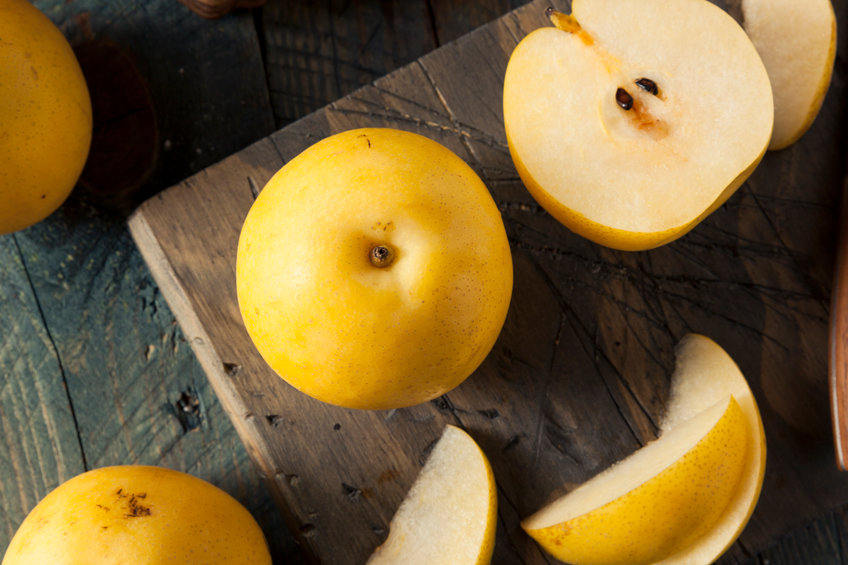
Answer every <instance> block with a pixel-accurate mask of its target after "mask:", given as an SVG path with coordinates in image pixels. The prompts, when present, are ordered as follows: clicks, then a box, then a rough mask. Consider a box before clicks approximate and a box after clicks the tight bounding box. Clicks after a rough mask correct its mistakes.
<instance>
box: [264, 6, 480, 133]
mask: <svg viewBox="0 0 848 565" xmlns="http://www.w3.org/2000/svg"><path fill="white" fill-rule="evenodd" d="M262 21H263V40H264V44H265V53H266V62H265V66H266V69H267V72H268V88H269V90H270V97H271V102H272V105H273V109H274V116H275V119H276V123H277V125H278V127H283V126H285V125H287V124H289V123H291V122H293V121H295V120H296V119H298V118H301V117H303V116H305V115H307V114H309V113H311V112H314V111H316V110H318V109H320V108H322V107H324V106H326V105H327V104H329V103H330V102H332V101H334V100H337V99H338V98H340V97H342V96H344V95H346V94H349V93H351V92H352V91H354V90H356V89H357V88H359V87H361V86H364V85H366V84H369V83H370V82H372V81H374V80H376V79H378V78H380V77H382V76H383V75H385V74H387V73H388V72H390V71H393V70H394V69H396V68H398V67H400V66H402V65H404V64H406V63H409V62H411V61H413V60H415V59H416V58H418V57H420V56H421V55H424V54H425V53H427V52H429V51H432V50H433V49H434V48H435V47H437V46H438V44H437V43H436V38H435V36H434V30H433V27H432V24H431V21H430V16H429V14H428V9H427V3H426V2H404V1H402V0H401V1H398V0H395V1H392V2H338V1H336V2H326V3H320V4H316V3H311V4H304V3H298V2H270V3H268V4H267V5H266V6H264V7H263V9H262ZM470 29H473V28H470V27H469V28H466V30H470Z"/></svg>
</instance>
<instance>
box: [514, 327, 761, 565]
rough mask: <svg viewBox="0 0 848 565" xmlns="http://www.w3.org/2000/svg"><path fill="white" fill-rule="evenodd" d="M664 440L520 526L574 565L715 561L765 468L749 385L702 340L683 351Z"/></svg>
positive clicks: (685, 343) (689, 340)
mask: <svg viewBox="0 0 848 565" xmlns="http://www.w3.org/2000/svg"><path fill="white" fill-rule="evenodd" d="M677 355H678V356H677V368H676V370H675V374H674V376H673V378H672V382H673V384H672V393H671V400H670V404H669V410H668V415H667V416H666V417H665V419H664V420H663V426H664V427H663V432H662V433H661V435H660V437H659V438H658V439H657V440H655V441H653V442H651V443H649V444H647V445H646V446H645V447H643V448H642V449H640V450H638V451H636V452H634V453H633V454H632V455H631V456H630V457H628V458H626V459H624V460H622V461H620V462H619V463H617V464H615V465H613V466H612V467H610V468H609V469H607V470H606V471H604V472H602V473H601V474H599V475H597V476H595V477H594V478H592V479H590V480H589V481H588V482H586V483H585V484H583V485H581V486H580V487H578V488H577V489H575V490H573V491H572V492H570V493H568V494H566V495H564V496H562V497H560V498H558V499H556V500H555V501H554V502H552V503H551V504H549V505H547V506H546V507H544V508H542V509H541V510H539V511H538V512H537V513H535V514H533V515H532V516H530V517H529V518H527V519H526V520H524V521H523V522H522V527H523V528H524V530H525V531H527V533H528V534H529V535H530V536H531V537H533V538H534V539H535V540H536V541H537V542H539V544H540V545H541V546H542V547H543V548H544V549H545V550H546V551H548V552H549V553H550V554H551V555H553V556H554V557H556V558H557V559H559V560H561V561H565V562H568V563H573V564H575V565H618V564H621V565H625V564H627V565H638V564H648V563H662V564H665V565H671V564H683V563H690V564H691V563H697V564H701V563H703V564H706V563H711V562H712V561H714V560H715V559H717V558H718V556H720V555H721V554H722V553H723V552H724V551H726V549H727V548H728V547H729V546H730V544H732V543H733V541H734V540H735V539H736V538H737V537H738V536H739V534H740V533H741V531H742V529H743V528H744V526H745V524H746V523H747V521H748V519H749V518H750V515H751V512H752V511H753V508H754V505H755V504H756V501H757V499H758V497H759V492H760V488H761V485H762V479H763V472H764V469H765V438H764V435H763V432H762V423H761V421H760V416H759V412H758V410H757V408H756V403H755V402H754V399H753V395H751V392H750V389H749V388H748V385H747V382H746V381H745V378H744V377H743V376H742V374H741V372H740V371H739V369H738V367H737V366H736V365H735V363H733V361H732V359H730V357H729V356H728V355H727V354H726V353H725V352H724V350H722V349H721V348H720V347H719V346H718V345H716V344H715V343H714V342H713V341H711V340H709V339H708V338H705V337H703V336H696V335H691V336H687V337H686V338H684V340H682V341H681V344H680V345H679V347H678V354H677Z"/></svg>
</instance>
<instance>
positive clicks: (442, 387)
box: [236, 128, 512, 409]
mask: <svg viewBox="0 0 848 565" xmlns="http://www.w3.org/2000/svg"><path fill="white" fill-rule="evenodd" d="M236 282H237V291H238V302H239V307H240V309H241V313H242V317H243V319H244V323H245V326H246V328H247V331H248V334H249V335H250V337H251V339H252V340H253V343H254V344H255V345H256V348H257V349H258V351H259V353H260V354H261V355H262V356H263V357H264V359H265V360H266V361H267V362H268V364H269V365H270V366H271V367H272V368H273V369H274V370H275V371H276V372H277V373H278V374H279V375H280V376H281V377H282V378H283V379H285V380H286V381H287V382H288V383H290V384H291V385H293V386H294V387H295V388H297V389H299V390H301V391H303V392H304V393H306V394H309V395H311V396H313V397H315V398H317V399H319V400H322V401H324V402H328V403H331V404H336V405H339V406H345V407H348V408H361V409H390V408H399V407H403V406H410V405H413V404H418V403H421V402H425V401H427V400H430V399H432V398H435V397H438V396H440V395H442V394H444V393H446V392H448V391H449V390H451V389H453V388H454V387H456V386H457V385H459V384H460V383H461V382H462V381H463V380H465V379H466V378H467V377H468V376H469V375H470V374H471V373H472V372H473V371H474V370H475V369H476V368H477V367H478V366H479V365H480V363H481V362H482V361H483V359H484V358H485V357H486V355H487V354H488V353H489V351H490V350H491V348H492V346H493V345H494V343H495V340H496V339H497V337H498V334H499V333H500V330H501V327H502V326H503V323H504V320H505V318H506V313H507V309H508V307H509V302H510V297H511V293H512V256H511V253H510V249H509V242H508V241H507V237H506V230H505V229H504V224H503V220H502V218H501V215H500V211H499V210H498V207H497V206H496V205H495V202H494V200H493V199H492V196H491V195H490V194H489V191H488V189H487V188H486V186H485V185H484V184H483V182H482V181H481V180H480V177H479V176H477V174H476V173H475V172H474V171H473V170H472V169H471V168H470V167H469V166H468V165H467V164H466V163H465V162H464V161H463V160H462V159H460V158H459V156H457V155H456V154H455V153H453V152H452V151H450V150H449V149H448V148H446V147H444V146H443V145H441V144H439V143H437V142H436V141H433V140H431V139H429V138H427V137H424V136H421V135H418V134H414V133H410V132H404V131H399V130H394V129H390V128H366V129H356V130H349V131H346V132H342V133H339V134H336V135H333V136H330V137H328V138H326V139H324V140H322V141H319V142H318V143H316V144H315V145H313V146H311V147H310V148H308V149H306V150H305V151H304V152H303V153H301V154H300V155H298V156H297V157H295V158H294V159H292V160H291V161H289V162H288V163H287V164H286V165H285V166H283V168H282V169H280V171H279V172H278V173H277V174H275V175H274V176H273V178H271V180H270V181H269V182H268V184H267V185H266V186H265V188H264V189H263V190H262V192H261V193H260V194H259V197H258V198H257V199H256V202H255V203H254V204H253V206H252V207H251V209H250V211H249V213H248V215H247V218H246V219H245V221H244V225H243V226H242V229H241V235H240V237H239V245H238V259H237V265H236Z"/></svg>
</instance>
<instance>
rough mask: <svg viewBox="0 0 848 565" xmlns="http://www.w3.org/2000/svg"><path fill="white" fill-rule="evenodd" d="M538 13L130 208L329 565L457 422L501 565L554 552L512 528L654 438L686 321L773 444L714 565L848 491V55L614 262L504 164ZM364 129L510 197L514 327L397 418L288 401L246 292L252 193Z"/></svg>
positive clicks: (755, 547) (385, 515)
mask: <svg viewBox="0 0 848 565" xmlns="http://www.w3.org/2000/svg"><path fill="white" fill-rule="evenodd" d="M546 4H547V3H543V2H534V3H532V4H531V5H529V6H528V7H526V8H522V9H519V10H518V11H516V12H514V13H511V14H510V15H508V16H507V17H505V18H503V19H501V20H498V21H496V22H494V23H493V24H491V25H488V26H486V27H484V28H482V29H480V30H478V31H475V32H474V33H473V34H470V35H468V36H466V37H463V38H461V39H459V40H457V41H456V42H454V43H451V44H449V45H446V46H445V47H443V48H442V49H440V50H438V51H436V52H434V53H432V54H429V55H427V56H425V57H422V58H421V59H420V60H419V61H418V62H416V63H413V64H411V65H409V66H408V67H405V68H403V69H401V70H399V71H397V72H394V73H392V74H390V75H388V76H387V77H385V78H384V79H380V80H378V81H376V82H375V84H374V85H373V86H369V87H365V88H363V89H361V90H358V91H356V92H354V93H353V94H351V95H349V96H347V97H345V98H343V99H341V100H339V101H338V102H335V103H333V104H331V105H330V106H328V107H326V108H323V109H321V110H319V111H317V112H316V113H315V114H313V115H311V116H310V117H308V118H306V119H304V120H301V121H298V122H295V123H293V124H292V125H290V126H288V127H286V128H284V129H283V130H281V131H279V132H277V133H275V134H273V135H272V136H270V137H269V138H268V139H267V140H263V141H261V142H259V143H257V144H255V145H254V146H252V147H250V148H248V149H246V150H244V151H242V152H240V153H238V154H236V155H234V156H233V157H231V158H229V159H227V160H225V161H224V162H222V163H220V164H219V165H216V166H214V167H210V168H209V169H207V170H205V171H204V172H202V173H200V174H199V175H196V176H194V177H192V178H190V179H188V180H187V181H185V182H183V183H180V184H179V185H177V186H175V187H173V188H171V189H169V190H167V191H165V192H164V193H162V194H160V195H159V196H157V197H156V198H154V199H152V200H150V201H148V202H146V203H145V204H144V205H143V206H142V207H141V208H140V209H139V210H138V212H137V213H136V214H135V215H134V216H133V217H132V218H131V220H130V224H129V225H130V230H131V232H132V233H133V236H134V238H135V239H136V242H137V243H138V245H139V248H140V249H141V251H142V253H143V255H144V256H145V258H146V259H147V260H148V264H149V265H150V268H151V271H152V272H153V274H154V276H155V277H156V280H157V282H158V283H159V285H160V287H161V288H162V291H163V294H165V296H166V298H167V299H168V301H169V304H171V307H172V308H173V310H174V312H175V314H176V316H177V318H178V319H179V320H180V323H181V324H182V325H183V327H184V329H185V331H186V333H187V335H188V336H189V341H190V342H191V343H192V345H193V347H194V348H195V351H196V353H197V355H198V358H199V359H200V362H201V364H202V365H203V367H204V369H205V370H206V373H207V376H208V377H209V378H210V381H211V382H212V383H213V386H214V387H215V389H216V391H217V392H218V394H219V397H220V398H221V402H222V404H223V405H224V407H225V409H226V410H227V412H228V414H229V415H230V417H231V418H232V419H233V421H234V423H235V425H236V427H237V428H238V429H239V430H240V433H241V434H242V438H243V439H244V441H245V442H246V443H247V445H248V450H249V452H250V453H251V455H252V457H254V458H255V460H256V461H257V464H258V466H259V467H260V468H261V469H263V472H264V473H265V474H266V476H267V477H268V479H269V483H270V485H271V487H272V489H273V490H274V492H275V496H276V497H277V499H278V500H279V501H280V502H281V505H282V507H283V508H284V511H285V512H286V514H287V521H288V524H289V526H290V527H291V528H292V529H293V531H295V532H296V533H297V535H298V536H299V537H300V539H301V541H302V543H303V545H304V547H305V548H306V551H307V552H308V553H309V554H310V556H311V557H312V558H313V559H314V560H316V561H318V562H323V563H334V564H337V563H338V564H344V563H361V562H363V561H364V559H365V557H366V556H367V555H368V553H370V551H371V550H372V549H373V548H374V547H375V546H376V545H377V544H378V543H379V542H380V541H381V539H382V538H383V537H384V535H385V532H386V527H387V523H388V519H389V518H390V517H391V514H392V513H393V512H394V509H395V508H396V506H397V504H398V503H399V501H400V500H401V499H402V497H403V495H404V494H405V492H406V489H407V488H408V486H409V485H410V484H411V482H412V481H413V480H414V477H415V474H416V473H417V470H418V469H419V468H420V465H421V462H422V460H423V456H424V454H425V453H426V449H427V446H428V445H429V444H430V443H431V442H432V441H434V440H435V439H436V438H437V437H438V435H439V433H440V432H441V429H442V426H443V425H444V423H446V422H452V423H457V424H459V425H462V426H463V427H465V428H466V429H469V430H470V431H471V433H472V435H474V437H475V438H476V439H477V440H478V441H479V442H480V443H481V445H482V446H483V447H484V449H485V451H486V453H487V454H488V455H489V457H490V459H491V460H492V464H493V467H494V469H495V473H496V477H497V479H498V484H499V492H500V503H501V505H500V508H501V510H500V514H499V518H500V521H499V533H498V545H497V548H496V556H495V559H494V561H495V562H497V563H544V562H546V558H545V557H544V556H542V555H541V553H540V552H539V550H538V549H537V548H536V547H535V545H534V544H532V542H530V541H529V539H528V538H527V537H526V536H523V535H522V534H521V532H520V530H519V528H518V520H519V519H520V518H521V517H524V516H526V515H527V514H529V513H530V512H532V511H533V510H535V509H537V508H538V507H539V506H540V505H542V504H544V503H545V502H547V501H548V500H550V499H551V498H552V497H554V496H557V495H559V494H561V493H563V492H565V491H567V490H569V489H570V488H573V487H574V486H575V485H576V484H578V483H580V482H582V481H584V480H586V479H587V478H588V477H590V476H591V475H593V474H594V473H596V472H598V471H599V470H601V469H602V468H604V467H605V466H607V465H609V464H610V463H612V462H613V461H615V460H617V459H619V458H621V457H622V456H624V455H626V454H628V453H630V452H632V451H633V450H634V449H636V448H637V447H638V446H639V445H642V444H644V443H645V442H647V441H649V440H650V439H652V438H653V437H655V435H656V422H657V421H658V419H659V416H660V415H661V413H662V410H663V406H664V403H665V398H666V387H667V379H668V375H669V374H670V372H671V369H672V366H673V353H672V349H673V346H674V344H675V343H676V342H677V341H678V340H679V339H680V337H681V336H682V335H683V334H684V333H686V332H689V331H696V332H699V333H704V334H706V335H709V336H711V337H713V338H714V339H716V340H717V341H718V342H719V343H720V344H721V345H723V346H724V347H725V348H726V349H727V350H728V352H729V353H730V354H731V355H732V356H733V357H734V358H735V359H736V360H737V362H738V363H739V365H740V366H741V368H742V369H743V372H744V373H745V374H746V375H747V376H748V378H749V380H750V382H751V384H752V387H753V389H754V390H755V394H756V395H757V398H758V400H759V402H760V405H761V408H762V410H763V416H764V419H765V422H766V431H767V435H768V439H769V448H770V460H769V467H768V471H767V480H766V485H765V488H764V491H763V496H762V499H761V503H760V505H759V507H758V509H757V512H756V513H755V516H754V518H753V520H752V522H751V524H750V525H749V527H748V528H747V529H746V531H745V533H744V534H743V536H742V538H741V541H740V543H738V544H736V545H735V546H734V548H733V550H732V551H731V552H730V553H729V554H728V555H727V556H726V557H725V558H723V559H722V563H738V562H743V561H744V560H746V559H747V558H749V557H750V556H751V555H752V554H754V553H756V552H758V551H760V550H761V549H763V548H765V547H766V546H768V545H769V544H771V543H773V542H774V540H775V539H777V537H778V536H779V535H781V534H783V533H785V532H787V531H789V530H790V529H791V528H793V527H795V526H797V525H799V524H801V523H804V522H806V521H808V520H809V519H811V518H813V517H816V516H819V515H821V513H822V512H823V511H824V510H826V509H828V508H833V507H835V506H839V505H843V504H845V503H846V502H848V485H846V484H845V481H844V480H842V477H841V476H840V475H839V473H838V472H837V471H836V468H835V465H834V464H833V457H832V450H831V442H830V438H829V431H828V429H826V427H823V426H822V420H823V419H825V420H826V413H827V409H826V393H825V395H824V396H823V395H822V393H821V391H822V390H823V386H824V380H825V375H826V371H825V370H823V364H824V363H825V360H826V351H824V348H825V344H826V329H825V328H826V323H827V297H828V293H829V288H830V272H831V270H832V252H833V247H834V246H833V237H834V233H835V231H834V223H835V218H834V214H833V210H834V206H833V204H834V202H835V201H836V199H837V196H838V190H839V186H840V184H841V174H842V163H841V157H840V156H841V155H842V154H843V152H842V149H843V147H842V146H843V136H842V132H843V131H844V128H845V114H844V106H843V104H842V103H841V100H843V99H844V95H845V80H844V79H845V76H844V74H845V69H844V68H842V67H837V75H836V77H835V80H834V84H833V87H832V89H831V92H830V94H829V95H828V98H827V100H826V103H825V108H824V109H823V114H822V116H821V117H820V119H819V120H818V121H817V122H816V124H815V126H814V129H813V130H811V132H810V133H808V135H807V136H806V137H805V138H804V139H803V140H802V142H801V143H799V144H798V145H797V146H796V147H793V148H792V149H790V150H787V151H783V152H780V153H775V154H770V155H768V156H767V158H766V160H765V161H764V163H763V165H762V167H761V168H760V169H758V171H757V172H756V173H755V175H754V176H753V177H752V178H751V180H750V182H749V183H747V184H746V185H745V186H744V187H743V188H742V189H741V190H740V192H739V193H738V194H737V195H736V196H734V198H733V199H731V201H730V202H728V204H727V205H725V206H724V207H722V208H721V209H720V210H719V211H717V212H716V213H715V214H713V215H712V216H710V217H709V218H708V219H707V220H706V221H705V222H704V223H703V224H702V225H701V226H699V227H698V228H696V229H695V230H694V231H693V232H691V233H690V234H689V235H687V236H686V237H685V238H683V239H681V240H679V241H677V242H675V243H672V244H670V245H668V246H666V247H663V248H661V249H658V250H653V251H649V252H644V253H622V252H616V251H612V250H608V249H604V248H600V247H598V246H596V245H594V244H591V243H589V242H587V241H585V240H582V239H581V238H579V237H577V236H575V235H573V234H571V233H569V232H568V231H567V230H565V228H563V227H562V226H560V225H559V224H557V223H556V222H555V221H554V220H552V219H551V218H550V217H549V216H548V215H547V214H546V213H544V211H543V210H541V209H540V208H539V206H538V205H536V204H535V202H534V201H533V200H532V199H531V198H530V197H529V195H528V194H527V193H526V190H524V188H523V186H522V185H521V183H520V180H519V179H518V177H517V175H516V174H515V171H514V169H513V167H512V165H511V163H510V161H509V156H508V152H507V150H506V146H505V140H504V137H503V124H502V122H501V121H500V120H501V115H500V111H499V107H500V86H501V80H502V76H503V69H504V68H505V65H506V60H507V58H508V55H509V53H510V52H511V49H512V47H513V46H514V45H515V43H516V42H517V41H518V40H519V39H520V38H521V37H522V36H523V35H524V34H526V33H528V32H529V31H530V30H532V29H534V28H535V27H538V26H539V25H544V24H545V21H544V18H543V16H542V11H543V9H544V7H545V6H546ZM836 5H837V10H838V11H839V10H843V9H844V6H843V3H841V2H837V3H836ZM840 21H842V20H840ZM363 125H385V126H392V127H399V128H403V129H408V130H412V131H418V132H421V133H424V134H425V135H428V136H430V137H432V138H434V139H436V140H438V141H440V142H442V143H444V144H445V145H447V146H448V147H450V148H452V149H453V150H455V151H456V152H457V153H458V154H460V155H461V156H462V157H463V158H465V159H466V160H467V161H468V162H469V163H470V164H471V165H472V166H473V167H474V168H475V169H476V170H477V171H478V172H479V173H480V174H481V176H482V177H483V178H484V179H485V180H486V182H487V184H488V186H489V188H490V189H491V190H492V193H493V196H494V197H495V199H496V201H497V202H498V204H499V206H500V209H501V211H502V213H503V216H504V220H505V223H506V226H507V231H508V234H509V236H510V242H511V244H512V247H513V253H514V260H515V267H516V271H515V285H516V286H515V291H514V295H513V303H512V307H511V309H510V313H509V315H508V318H507V322H506V325H505V327H504V330H503V332H502V335H501V337H500V339H499V341H498V343H497V344H496V346H495V349H494V350H493V352H492V354H491V355H490V356H489V358H488V359H487V361H486V362H485V363H484V365H483V366H482V367H481V368H480V369H479V370H478V371H477V373H476V374H475V375H474V376H473V377H472V378H471V379H469V380H468V381H467V382H466V383H465V384H463V385H462V386H461V387H459V388H458V389H457V390H456V391H454V392H452V393H450V394H449V395H446V397H444V398H442V399H440V400H439V401H438V402H432V403H427V404H424V405H421V406H417V407H414V408H410V409H404V410H397V411H391V412H388V413H382V412H355V411H347V410H343V409H339V408H335V407H331V406H327V405H323V404H321V403H318V402H317V401H313V400H311V399H309V398H307V397H305V396H304V395H301V394H299V393H297V392H295V391H294V390H293V389H291V388H290V387H288V385H286V384H285V383H283V382H282V381H280V380H279V379H278V378H277V377H276V376H275V375H274V374H272V373H271V371H270V370H269V369H268V368H267V366H265V364H264V362H263V361H262V360H261V359H260V358H259V357H258V355H257V354H256V353H255V350H254V349H253V347H252V345H251V344H250V342H249V339H248V338H247V335H246V333H245V332H244V328H243V327H242V325H241V321H240V318H239V315H238V310H237V307H236V304H235V286H234V280H235V279H234V264H235V246H236V241H237V237H238V230H239V227H240V225H241V221H242V220H243V218H244V215H245V214H246V212H247V209H248V208H249V206H250V203H251V200H252V197H253V193H254V192H255V190H256V189H257V188H258V187H261V186H262V184H263V183H264V181H265V180H266V179H267V178H268V177H269V176H270V175H271V174H272V173H273V172H274V171H275V170H276V169H277V168H279V166H280V165H281V164H282V163H283V162H285V161H286V160H287V159H289V158H291V157H292V156H294V155H295V154H297V153H298V152H299V151H300V150H302V149H303V148H305V147H306V146H308V145H309V144H311V143H313V142H314V141H317V140H318V139H320V138H321V137H323V136H325V135H327V134H329V133H332V132H335V131H340V130H342V129H347V128H350V127H355V126H363ZM198 338H199V340H198ZM234 367H238V368H239V370H238V371H237V372H234V371H232V369H233V368H234ZM786 391H790V392H788V393H787V392H786ZM790 399H794V400H793V401H790ZM823 414H824V415H825V416H823Z"/></svg>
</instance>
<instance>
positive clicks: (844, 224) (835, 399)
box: [828, 180, 848, 471]
mask: <svg viewBox="0 0 848 565" xmlns="http://www.w3.org/2000/svg"><path fill="white" fill-rule="evenodd" d="M846 190H848V180H846V181H845V182H844V183H843V187H842V201H841V204H840V214H839V216H840V219H839V231H838V232H837V233H838V235H837V243H836V265H835V267H834V275H833V291H832V293H831V301H830V336H829V343H828V344H829V347H830V358H829V367H828V368H829V371H830V410H831V415H832V424H833V443H834V450H835V452H836V463H837V465H839V468H840V469H841V470H843V471H846V470H848V197H846V195H845V191H846Z"/></svg>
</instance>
